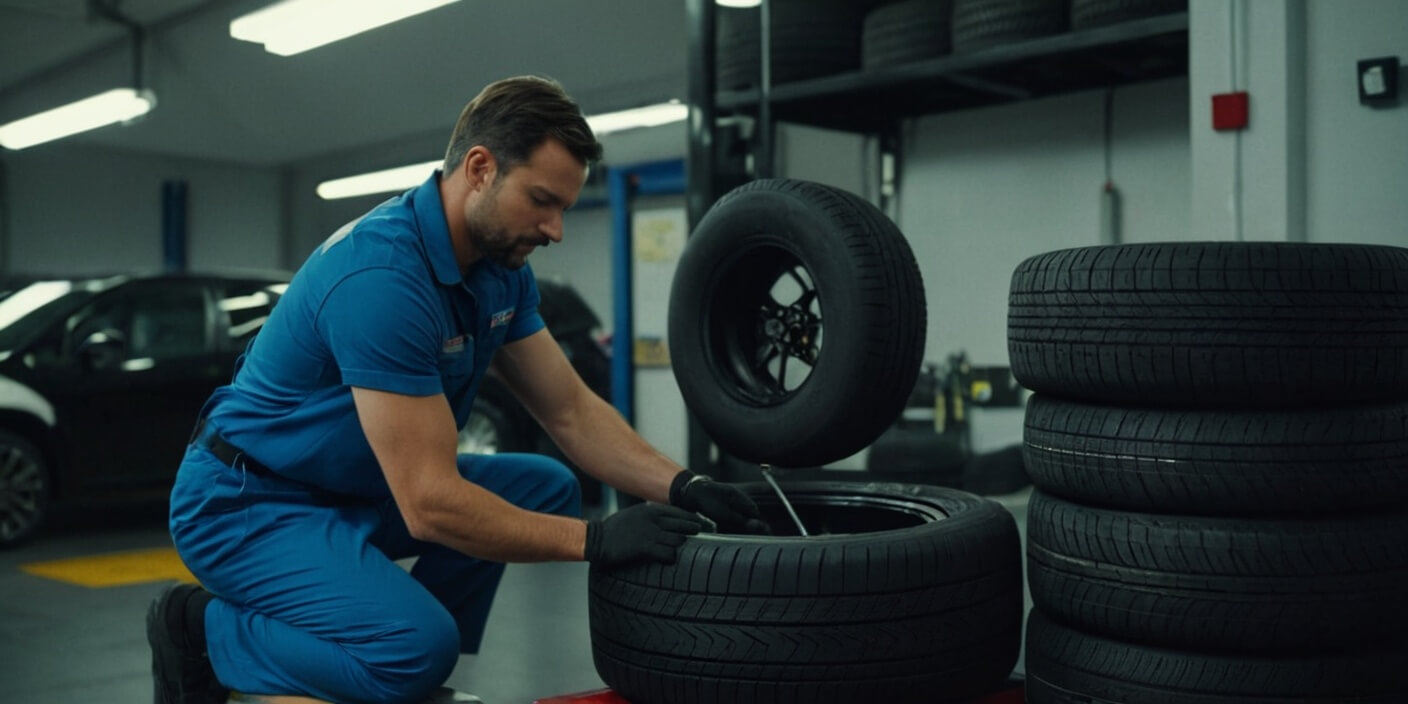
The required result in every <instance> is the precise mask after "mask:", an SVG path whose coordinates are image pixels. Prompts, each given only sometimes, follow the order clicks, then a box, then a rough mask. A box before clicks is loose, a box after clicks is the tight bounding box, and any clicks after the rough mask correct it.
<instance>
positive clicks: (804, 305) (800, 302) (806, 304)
mask: <svg viewBox="0 0 1408 704" xmlns="http://www.w3.org/2000/svg"><path fill="white" fill-rule="evenodd" d="M815 301H816V289H814V288H809V289H807V290H805V291H803V292H802V295H801V297H800V298H798V299H797V302H796V303H793V304H792V305H794V306H796V307H797V309H798V310H804V311H806V312H808V313H810V312H811V308H812V303H814V302H815Z"/></svg>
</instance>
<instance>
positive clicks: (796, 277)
mask: <svg viewBox="0 0 1408 704" xmlns="http://www.w3.org/2000/svg"><path fill="white" fill-rule="evenodd" d="M801 268H802V267H800V266H794V267H792V268H791V269H788V270H787V275H788V276H791V277H792V280H793V281H796V282H797V285H798V286H800V287H801V289H802V290H803V291H810V290H812V285H811V282H809V281H807V280H806V279H803V278H802V275H801V274H799V273H797V272H798V271H799V270H801Z"/></svg>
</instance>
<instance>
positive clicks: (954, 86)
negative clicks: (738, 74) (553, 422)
mask: <svg viewBox="0 0 1408 704" xmlns="http://www.w3.org/2000/svg"><path fill="white" fill-rule="evenodd" d="M714 2H715V0H685V11H686V20H687V22H688V23H689V24H688V29H687V47H686V48H687V51H688V55H687V62H686V72H687V79H688V91H687V92H688V97H689V110H690V113H689V141H688V151H687V155H688V161H687V164H686V202H687V208H688V219H689V228H690V231H691V232H692V231H693V230H694V228H695V226H696V225H698V223H699V220H700V218H702V217H703V216H704V213H705V212H707V211H708V209H709V207H710V206H711V205H713V203H714V202H715V201H716V200H718V198H719V197H720V196H721V195H723V193H725V192H727V191H728V190H729V189H730V188H732V187H733V186H734V185H737V183H738V182H739V178H740V173H739V170H738V169H736V168H733V169H730V168H724V167H726V166H730V167H731V166H734V165H733V164H728V163H726V157H725V155H723V154H721V153H720V151H721V149H720V146H721V143H722V140H721V137H724V136H725V135H724V134H723V133H722V132H721V129H720V127H719V118H721V117H723V116H727V115H744V116H747V117H750V118H752V119H753V120H754V125H753V136H752V148H753V154H752V169H751V174H747V175H745V176H744V178H745V179H746V178H747V176H751V177H753V178H768V177H771V176H772V175H773V163H772V156H773V145H774V144H775V139H774V136H775V130H776V127H777V123H778V122H779V121H783V122H793V123H798V124H804V125H810V126H814V127H822V128H828V129H838V130H844V131H850V132H858V133H864V134H869V135H873V136H875V137H877V138H878V140H879V145H880V149H879V152H880V156H881V158H882V159H890V160H892V161H891V163H892V164H894V165H895V166H894V169H893V170H894V171H896V172H897V171H898V170H899V166H898V164H899V163H900V158H901V156H902V155H901V150H902V144H901V140H900V137H901V131H900V127H901V124H902V123H903V121H904V120H905V119H908V118H912V117H917V116H920V115H927V114H935V113H941V112H948V111H954V110H964V109H971V108H975V107H981V106H985V105H993V104H998V103H1004V102H1013V101H1020V100H1031V99H1035V98H1040V97H1044V96H1050V95H1059V94H1063V93H1071V92H1077V91H1085V90H1098V89H1108V88H1112V87H1115V86H1119V85H1124V84H1129V83H1139V82H1146V81H1152V80H1159V79H1164V78H1172V77H1175V76H1180V75H1187V73H1188V13H1186V12H1184V13H1176V14H1168V15H1160V16H1156V17H1149V18H1144V19H1139V20H1133V21H1129V22H1122V23H1119V24H1114V25H1108V26H1104V27H1095V28H1090V29H1084V30H1079V31H1072V32H1067V33H1064V34H1059V35H1053V36H1049V37H1041V38H1038V39H1032V40H1028V41H1021V42H1013V43H1008V44H1002V45H998V46H993V47H990V48H987V49H983V50H981V51H975V52H972V53H968V54H956V55H949V56H942V57H936V58H933V59H926V60H922V61H916V62H913V63H907V64H903V65H896V66H886V67H881V68H874V69H865V70H856V71H848V72H846V73H841V74H835V75H830V76H823V77H819V78H813V79H808V80H803V81H795V82H790V83H784V84H778V85H772V81H771V70H770V66H769V58H770V57H771V55H772V51H771V36H770V35H771V26H770V19H771V10H770V0H762V4H761V5H760V6H759V8H758V12H760V13H762V14H761V16H760V29H761V46H760V47H759V55H760V57H761V65H760V66H759V85H758V87H757V88H753V89H749V90H742V91H718V90H717V80H716V69H715V66H716V62H715V54H716V49H715V46H716V45H715V34H716V27H717V22H716V16H717V13H716V8H715V5H714ZM880 171H882V170H881V169H878V170H877V172H880ZM890 186H891V187H893V184H890ZM883 190H884V189H883V188H882V189H881V192H883ZM883 200H884V198H883V197H882V201H883ZM881 208H882V209H886V208H887V204H886V203H885V202H882V203H881ZM726 465H727V463H726V462H724V461H723V458H721V457H720V456H719V453H718V451H717V450H716V449H715V448H714V446H713V445H712V443H711V442H710V441H709V438H708V437H707V436H706V435H705V433H704V432H703V430H702V429H701V428H700V427H699V425H698V423H697V422H696V421H695V420H694V419H693V416H692V415H691V417H690V428H689V466H690V467H691V468H694V469H696V470H698V471H703V472H709V473H713V472H717V471H720V470H723V471H725V472H727V469H726ZM720 478H725V479H726V478H728V477H727V476H721V477H720Z"/></svg>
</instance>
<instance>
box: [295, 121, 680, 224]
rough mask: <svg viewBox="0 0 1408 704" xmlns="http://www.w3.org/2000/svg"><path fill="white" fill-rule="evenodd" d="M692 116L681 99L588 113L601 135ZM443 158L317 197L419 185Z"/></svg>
mask: <svg viewBox="0 0 1408 704" xmlns="http://www.w3.org/2000/svg"><path fill="white" fill-rule="evenodd" d="M688 116H689V106H688V105H685V104H683V103H681V102H680V101H678V100H671V101H670V102H668V103H658V104H656V105H647V106H645V107H643V108H634V109H631V110H621V111H619V112H608V113H602V114H600V115H588V116H587V124H588V125H591V128H592V131H593V132H595V133H597V134H598V135H602V134H608V133H611V132H620V131H621V130H628V129H632V128H635V127H655V126H657V125H664V124H669V123H671V122H679V121H681V120H683V119H685V118H686V117H688ZM442 163H443V161H427V162H424V163H420V164H412V165H411V166H399V167H397V168H394V169H385V170H383V171H373V172H371V173H366V174H358V175H356V176H348V177H346V178H339V179H333V180H331V181H324V182H322V183H320V184H318V196H319V197H320V198H322V199H324V200H336V199H338V198H352V197H355V196H365V195H371V194H374V193H389V192H392V191H404V190H406V189H407V188H411V187H413V186H418V185H420V184H421V182H422V181H425V179H426V178H428V177H429V176H430V172H432V171H434V170H435V169H438V168H440V165H441V164H442Z"/></svg>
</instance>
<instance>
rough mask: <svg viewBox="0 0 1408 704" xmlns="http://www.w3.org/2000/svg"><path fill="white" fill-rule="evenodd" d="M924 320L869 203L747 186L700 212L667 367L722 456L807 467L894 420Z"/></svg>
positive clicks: (775, 182) (913, 270)
mask: <svg viewBox="0 0 1408 704" xmlns="http://www.w3.org/2000/svg"><path fill="white" fill-rule="evenodd" d="M924 324H925V300H924V286H923V283H922V281H921V280H920V277H919V266H918V264H917V263H916V262H915V259H914V254H913V253H912V252H911V251H910V249H909V244H908V243H907V242H905V240H904V236H903V235H902V234H900V231H899V229H898V228H896V227H895V225H894V223H892V222H890V220H889V219H888V218H886V217H885V215H884V214H883V213H881V212H880V211H879V210H878V209H877V208H876V207H875V206H873V205H871V204H870V203H867V202H866V201H864V200H861V199H860V198H858V197H856V196H854V195H851V194H850V193H847V192H846V191H843V190H840V189H837V188H832V187H830V186H824V185H821V184H818V183H811V182H807V181H795V180H786V179H772V180H761V181H754V182H752V183H748V184H744V185H743V186H740V187H738V188H736V189H734V190H733V191H731V192H729V193H728V194H727V195H725V196H724V197H723V198H721V199H719V201H718V202H717V203H715V204H714V206H713V207H712V208H710V209H709V212H708V213H706V214H705V216H704V218H703V219H702V220H701V221H700V223H699V225H698V227H696V228H695V231H694V234H693V236H692V237H691V238H690V240H689V244H688V245H687V246H686V247H685V250H684V253H683V254H682V255H681V257H680V261H679V268H678V269H677V270H676V273H675V279H674V285H673V288H672V290H671V292H670V313H669V345H670V358H671V365H672V367H673V368H674V372H675V379H676V380H677V381H678V382H679V385H680V393H681V394H682V395H683V397H684V401H685V404H686V405H687V406H688V407H689V409H690V410H691V411H692V412H693V413H694V414H695V416H696V417H697V418H698V419H699V423H700V425H702V426H703V428H704V430H705V431H707V432H708V434H709V436H710V437H711V438H712V439H713V440H714V441H715V442H717V443H718V444H719V446H720V447H722V448H723V449H724V450H725V451H727V452H729V453H731V454H733V455H735V456H737V457H739V458H742V459H745V460H748V461H750V462H764V463H768V464H774V465H778V466H783V467H808V466H819V465H823V464H826V463H828V462H834V461H836V460H839V459H842V458H845V457H848V456H850V455H852V454H854V453H856V452H858V451H860V450H861V449H862V448H864V447H865V446H866V445H868V444H870V443H871V442H872V441H874V440H875V438H876V437H878V436H879V435H880V433H881V432H883V431H884V430H885V428H886V427H888V426H889V425H890V423H891V422H892V421H893V420H894V419H895V417H896V416H898V415H899V413H900V411H901V410H902V409H903V407H904V404H905V401H906V400H907V399H908V398H909V394H910V392H911V391H912V390H913V389H914V384H915V380H916V379H917V378H918V376H919V366H920V361H921V359H920V358H921V356H922V353H923V350H924Z"/></svg>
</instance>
